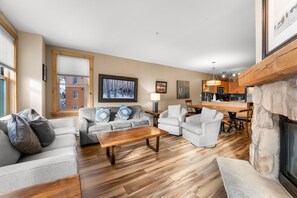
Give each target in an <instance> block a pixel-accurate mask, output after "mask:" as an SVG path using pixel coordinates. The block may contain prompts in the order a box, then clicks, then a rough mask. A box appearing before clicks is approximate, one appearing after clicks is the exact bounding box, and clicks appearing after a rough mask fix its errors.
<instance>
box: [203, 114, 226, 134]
mask: <svg viewBox="0 0 297 198" xmlns="http://www.w3.org/2000/svg"><path fill="white" fill-rule="evenodd" d="M221 121H222V119H221V118H216V119H212V120H210V121H208V122H202V124H201V129H202V135H206V129H207V131H208V132H212V131H215V130H217V129H218V130H220V126H221Z"/></svg>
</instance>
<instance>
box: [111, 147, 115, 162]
mask: <svg viewBox="0 0 297 198" xmlns="http://www.w3.org/2000/svg"><path fill="white" fill-rule="evenodd" d="M114 147H115V146H112V147H111V164H112V165H114V164H115V155H114Z"/></svg>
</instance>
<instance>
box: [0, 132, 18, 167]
mask: <svg viewBox="0 0 297 198" xmlns="http://www.w3.org/2000/svg"><path fill="white" fill-rule="evenodd" d="M20 156H21V153H20V152H19V151H18V150H17V149H16V148H14V147H13V146H12V144H11V143H10V141H9V138H8V136H7V135H6V134H5V133H4V132H3V131H2V130H1V129H0V167H1V166H7V165H10V164H15V163H16V162H17V161H18V160H19V158H20Z"/></svg>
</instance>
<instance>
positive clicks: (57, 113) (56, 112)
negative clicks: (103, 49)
mask: <svg viewBox="0 0 297 198" xmlns="http://www.w3.org/2000/svg"><path fill="white" fill-rule="evenodd" d="M58 55H64V56H72V57H77V58H87V59H89V63H90V66H89V93H88V94H87V107H93V106H94V97H93V65H94V56H91V55H86V54H79V53H73V52H66V51H60V50H52V113H51V114H52V116H53V117H64V116H77V115H78V109H77V110H61V109H60V108H59V104H58V97H59V93H58V89H57V88H58V81H57V56H58Z"/></svg>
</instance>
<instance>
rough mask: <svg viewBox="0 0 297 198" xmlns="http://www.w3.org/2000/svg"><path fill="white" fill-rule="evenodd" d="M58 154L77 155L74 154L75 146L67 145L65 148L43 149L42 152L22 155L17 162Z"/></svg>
mask: <svg viewBox="0 0 297 198" xmlns="http://www.w3.org/2000/svg"><path fill="white" fill-rule="evenodd" d="M59 155H75V156H76V155H77V154H76V149H75V147H67V148H60V149H54V150H50V151H45V152H42V153H38V154H35V155H27V156H24V157H21V158H20V160H19V161H18V163H22V162H28V161H32V160H39V159H44V158H49V157H55V156H59Z"/></svg>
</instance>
